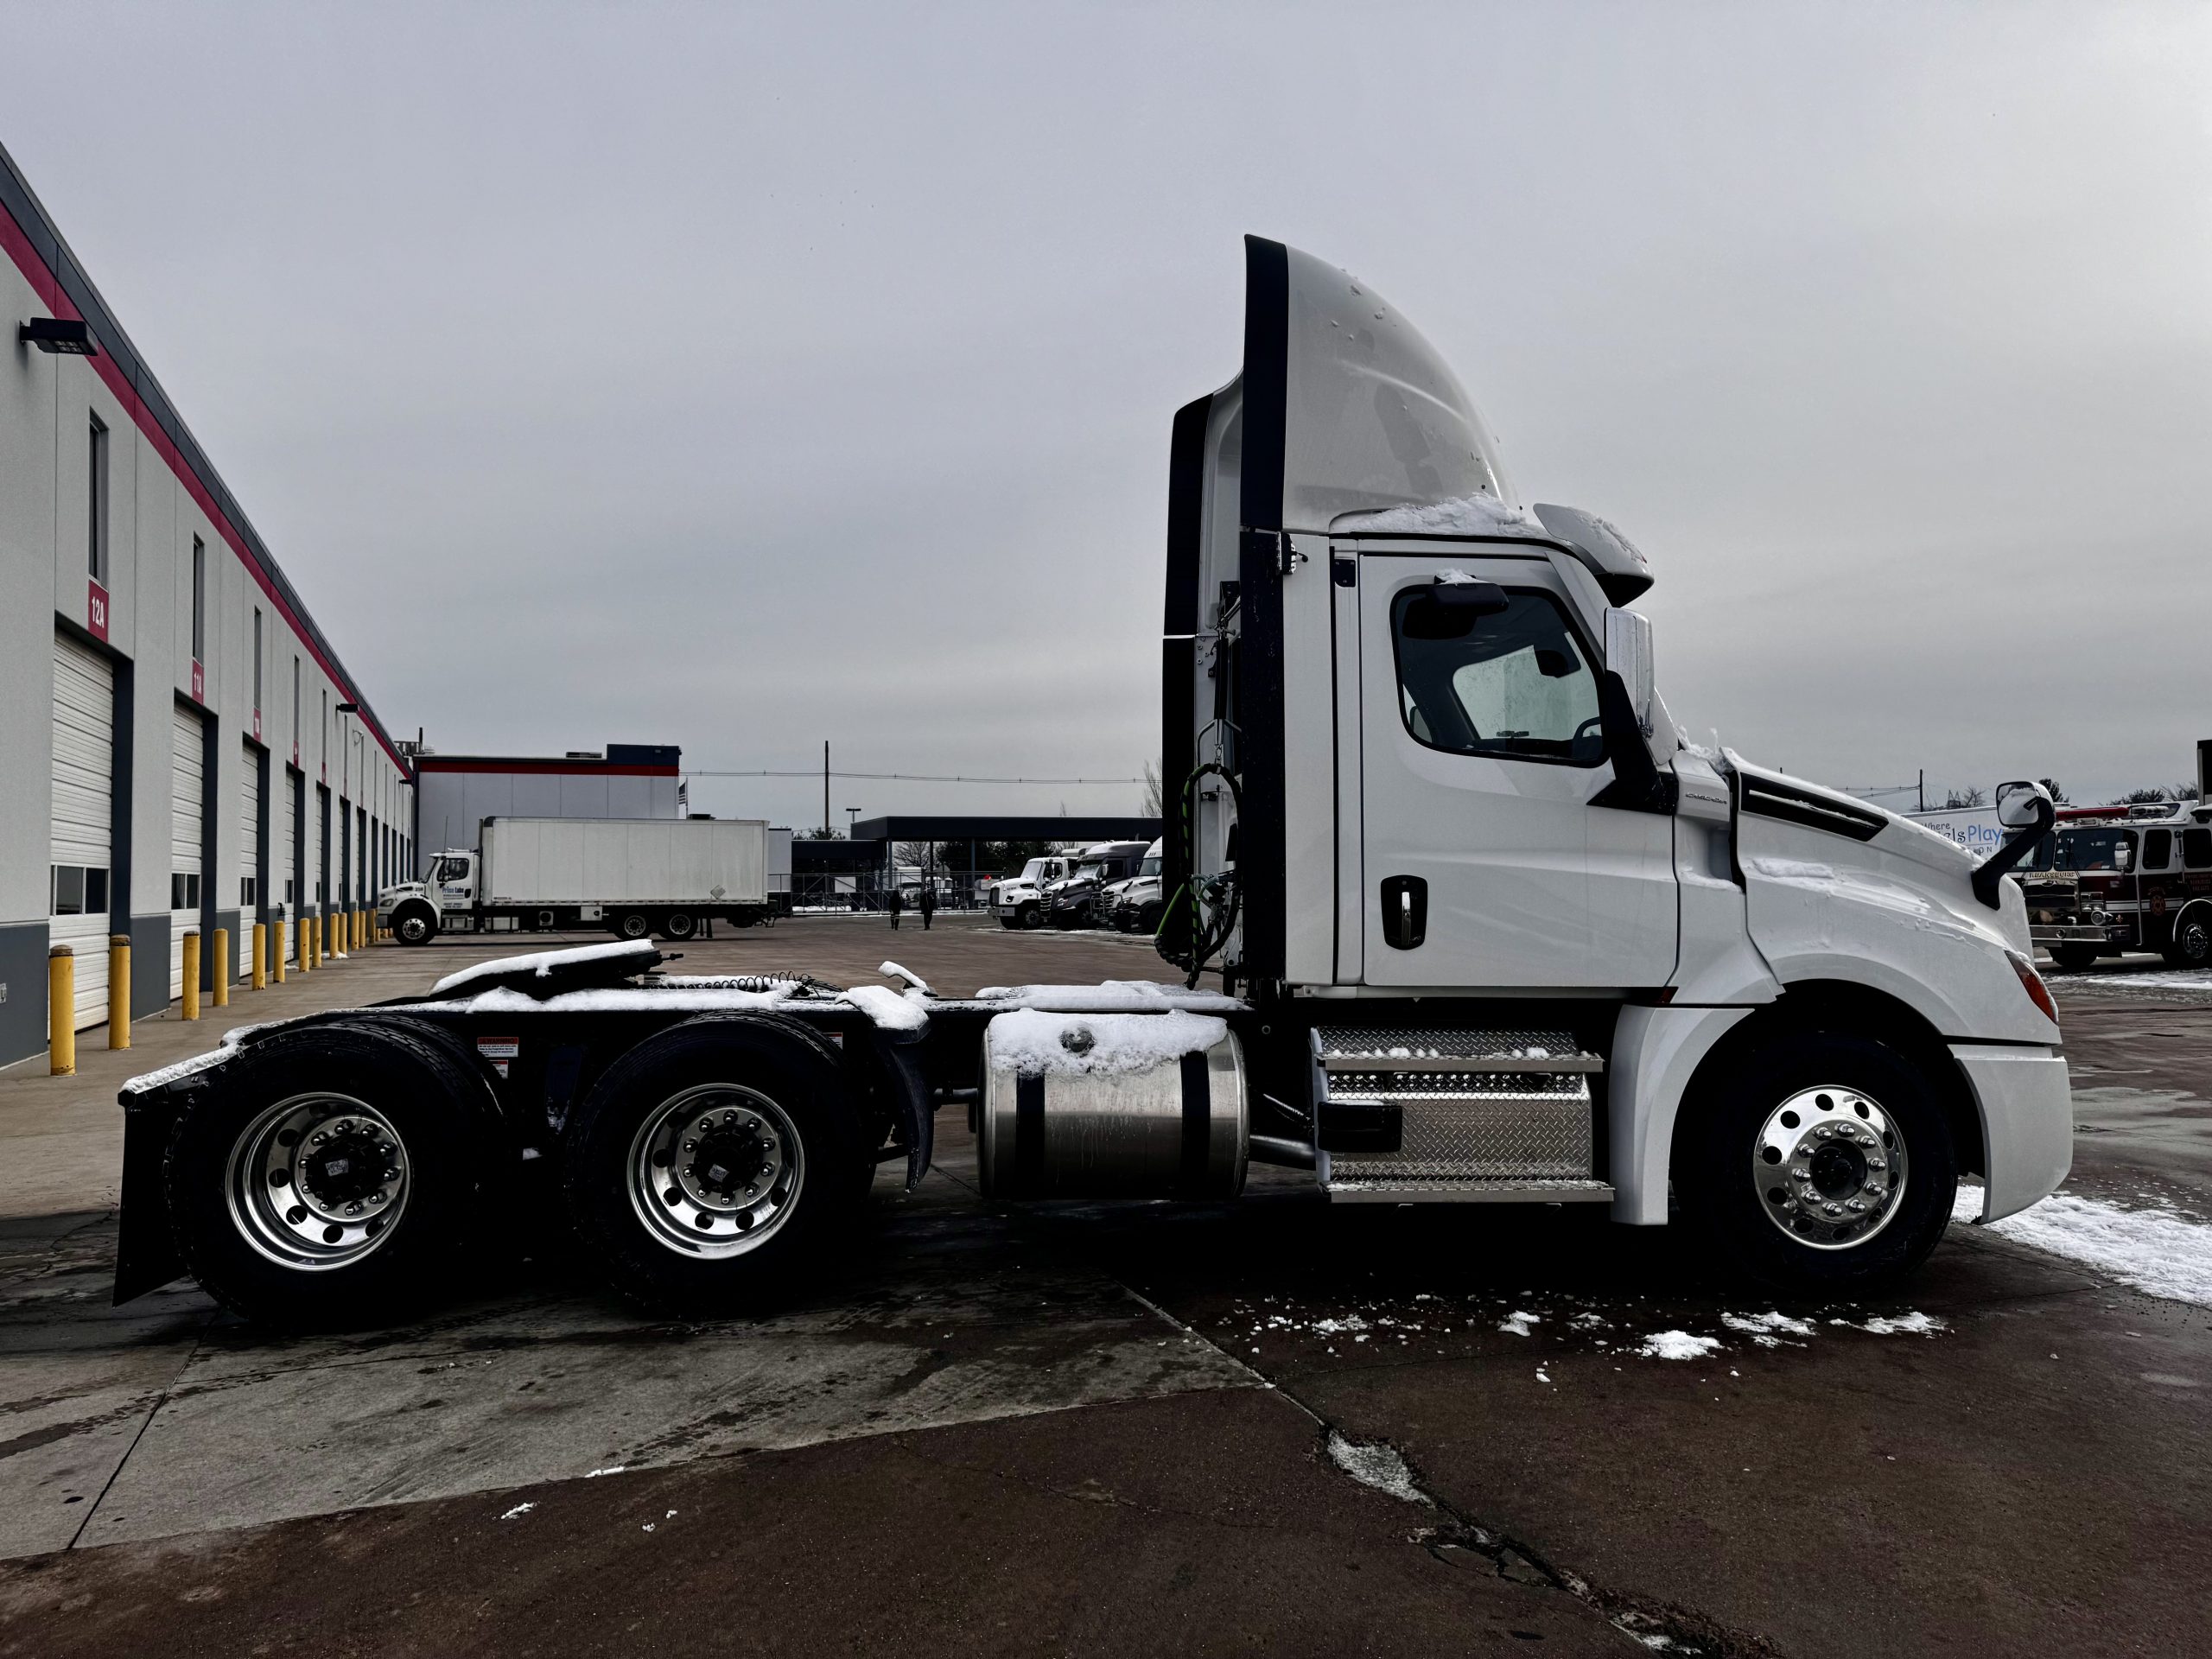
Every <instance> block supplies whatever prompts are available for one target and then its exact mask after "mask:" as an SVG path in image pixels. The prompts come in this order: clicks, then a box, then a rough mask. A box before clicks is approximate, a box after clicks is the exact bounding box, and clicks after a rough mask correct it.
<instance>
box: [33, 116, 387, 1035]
mask: <svg viewBox="0 0 2212 1659" xmlns="http://www.w3.org/2000/svg"><path fill="white" fill-rule="evenodd" d="M0 255H4V257H0V295H4V296H5V301H6V303H5V307H4V316H0V323H4V327H5V329H6V336H5V346H4V350H5V352H6V357H5V360H4V362H0V1065H4V1064H7V1063H9V1062H12V1061H16V1060H19V1059H22V1058H25V1057H27V1056H29V1055H31V1054H34V1053H36V1052H40V1051H41V1049H42V1048H43V1047H44V1046H45V1043H46V1034H47V1012H48V1011H47V956H48V947H49V945H51V944H69V945H71V946H72V947H73V950H74V952H75V963H76V996H75V1001H76V1007H75V1009H74V1013H73V1019H74V1022H75V1024H76V1025H77V1026H78V1027H80V1028H81V1027H88V1026H94V1025H99V1024H100V1023H102V1022H104V1021H105V1019H106V1017H107V1007H108V983H107V963H108V953H107V949H106V941H107V938H108V936H109V935H110V934H111V933H121V934H127V935H128V936H129V938H130V943H131V952H130V986H129V988H128V989H129V996H130V1010H131V1012H132V1014H134V1015H139V1014H151V1013H155V1012H157V1011H159V1010H160V1009H162V1008H163V1007H166V1006H167V1005H168V1002H169V1001H170V1000H171V999H172V998H173V997H175V995H178V993H179V992H180V991H181V988H182V983H183V979H182V975H183V950H184V947H183V939H184V935H185V932H186V930H188V929H191V928H197V929H198V930H200V937H201V938H202V939H203V940H207V941H211V942H212V940H213V935H214V930H215V929H217V928H225V929H226V930H227V931H228V933H229V937H230V939H231V941H232V944H231V947H230V948H231V950H232V952H233V953H234V955H235V957H236V960H235V961H234V962H233V963H232V964H231V966H232V972H233V974H237V973H240V972H243V971H244V969H245V965H246V953H247V951H248V950H250V948H251V937H252V925H253V924H254V923H255V922H257V921H261V922H268V921H273V920H275V919H277V918H278V917H279V916H282V917H283V918H286V919H288V920H289V922H290V923H291V924H292V925H290V926H289V927H288V928H287V930H286V931H287V935H288V938H287V954H288V956H291V957H295V959H296V953H297V950H298V948H299V932H300V930H299V928H298V925H297V923H298V920H299V918H302V917H303V916H313V915H316V914H318V913H320V912H323V911H326V910H328V911H336V910H341V909H347V908H353V907H358V906H365V905H367V904H368V903H370V902H371V899H372V895H373V893H375V891H376V888H377V887H378V885H379V884H380V883H383V882H385V881H389V880H394V879H396V878H397V872H398V871H400V870H403V869H408V868H412V867H413V849H412V846H411V845H410V838H411V836H412V833H413V831H412V823H413V801H412V791H413V782H412V775H411V771H410V766H409V765H408V763H407V761H406V760H405V759H404V756H403V755H402V753H401V752H400V751H399V749H398V748H397V747H396V746H395V745H394V744H393V743H392V741H391V739H390V738H389V737H388V736H387V735H386V734H385V728H384V727H383V726H382V724H381V723H379V721H378V719H377V717H376V714H375V712H374V710H373V709H372V708H371V707H370V705H369V702H368V700H367V699H366V698H365V696H363V695H362V693H361V690H360V687H359V685H358V684H357V683H355V682H354V680H353V677H351V676H350V675H349V674H347V672H346V669H345V667H344V665H343V664H341V663H340V661H339V658H338V653H337V652H336V650H335V649H334V647H333V646H332V645H331V642H330V640H329V639H328V638H327V636H326V635H325V634H324V633H323V632H322V630H321V628H320V627H318V626H316V624H315V619H314V618H313V617H312V616H311V615H309V614H308V609H307V607H306V605H305V603H304V602H303V601H302V599H301V597H300V594H299V593H298V592H297V590H296V589H295V588H293V586H292V585H291V583H290V582H288V581H287V580H286V579H285V576H284V574H283V571H282V570H281V569H279V568H278V566H277V562H276V561H275V559H273V558H272V557H271V556H270V553H269V550H268V548H267V547H266V546H264V544H263V543H262V540H261V538H260V537H259V536H258V535H257V534H256V533H255V531H254V529H253V526H252V525H251V523H250V522H249V521H248V520H247V518H246V517H245V512H243V511H242V510H241V509H240V507H239V505H238V502H237V500H236V499H234V498H233V497H232V494H231V493H230V491H229V490H228V489H227V488H226V486H225V485H224V483H223V480H222V479H221V477H220V476H219V474H217V473H216V472H215V470H214V468H213V466H212V465H211V464H210V463H209V461H208V460H207V455H206V454H205V453H204V452H202V450H201V449H200V446H199V444H198V443H197V442H194V439H193V436H192V434H191V433H190V431H189V430H188V429H187V428H186V427H185V425H184V423H183V421H182V420H181V418H180V417H179V416H178V415H177V412H176V409H175V404H173V403H172V402H171V401H170V399H169V397H168V394H167V393H166V392H164V391H163V390H162V387H161V385H160V384H159V383H158V382H157V381H156V380H155V378H154V377H153V374H152V372H151V371H150V370H149V368H148V367H147V365H146V363H145V360H144V359H143V358H142V357H141V356H140V354H139V353H138V351H137V347H136V346H133V345H132V344H131V341H130V336H129V335H127V334H124V332H123V329H122V327H121V326H120V325H119V324H118V322H117V321H116V318H115V316H114V314H113V313H112V312H111V311H110V310H109V308H108V307H107V305H106V303H105V302H104V301H103V300H102V299H101V297H100V295H99V290H98V289H95V288H94V287H93V286H92V281H91V279H90V278H89V277H87V276H86V274H85V270H84V268H83V267H82V266H81V265H80V264H78V262H77V260H76V258H75V257H74V256H73V254H72V253H71V252H70V251H69V247H68V245H67V243H66V242H64V241H63V240H62V238H61V235H60V232H59V231H58V230H57V229H56V228H55V226H54V222H53V220H52V219H51V218H50V217H49V216H48V213H46V210H45V209H44V207H41V205H40V203H39V201H38V199H37V198H36V197H35V195H34V194H32V193H31V190H30V188H29V185H28V183H26V181H24V179H23V176H22V173H21V172H20V171H18V170H17V168H16V164H15V162H14V160H13V159H12V158H11V157H10V156H8V155H7V154H6V152H5V151H4V150H0ZM214 971H215V964H214V963H213V960H212V952H211V953H210V959H208V960H207V961H206V962H204V963H203V966H202V973H201V979H202V982H203V988H206V987H207V986H208V985H211V984H212V982H213V975H214Z"/></svg>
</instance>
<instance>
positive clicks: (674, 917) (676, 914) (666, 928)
mask: <svg viewBox="0 0 2212 1659" xmlns="http://www.w3.org/2000/svg"><path fill="white" fill-rule="evenodd" d="M697 931H699V918H697V917H696V916H694V915H693V914H692V913H691V912H690V911H688V910H671V912H668V914H667V915H665V916H664V917H662V918H660V932H661V937H662V938H664V939H688V938H690V937H691V936H692V935H693V934H694V933H696V932H697Z"/></svg>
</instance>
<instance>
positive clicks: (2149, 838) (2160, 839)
mask: <svg viewBox="0 0 2212 1659" xmlns="http://www.w3.org/2000/svg"><path fill="white" fill-rule="evenodd" d="M2173 861H2174V832H2173V831H2172V830H2171V829H2146V830H2145V831H2144V832H2143V868H2145V869H2146V870H2163V869H2164V868H2166V866H2167V865H2169V864H2171V863H2172V862H2173Z"/></svg>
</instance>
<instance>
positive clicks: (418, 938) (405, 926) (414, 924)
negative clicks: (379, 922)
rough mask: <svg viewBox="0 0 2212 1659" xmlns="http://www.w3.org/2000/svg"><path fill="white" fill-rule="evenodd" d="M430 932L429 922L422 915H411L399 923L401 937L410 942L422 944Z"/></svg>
mask: <svg viewBox="0 0 2212 1659" xmlns="http://www.w3.org/2000/svg"><path fill="white" fill-rule="evenodd" d="M429 933H430V929H429V924H427V923H426V922H424V921H423V918H421V917H420V916H410V917H408V918H406V919H405V920H404V921H402V922H401V923H400V925H399V937H400V938H403V939H404V940H406V941H407V942H408V944H421V943H422V942H423V940H424V939H426V938H429Z"/></svg>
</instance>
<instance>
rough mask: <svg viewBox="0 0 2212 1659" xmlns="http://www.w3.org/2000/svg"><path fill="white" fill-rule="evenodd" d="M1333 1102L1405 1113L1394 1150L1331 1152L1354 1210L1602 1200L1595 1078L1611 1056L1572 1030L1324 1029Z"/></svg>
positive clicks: (1330, 1163) (1336, 1192) (1330, 1177)
mask: <svg viewBox="0 0 2212 1659" xmlns="http://www.w3.org/2000/svg"><path fill="white" fill-rule="evenodd" d="M1313 1036H1314V1043H1313V1046H1314V1058H1315V1060H1316V1062H1317V1064H1318V1065H1319V1068H1320V1071H1321V1084H1322V1088H1323V1090H1324V1098H1325V1100H1327V1101H1330V1102H1335V1103H1344V1102H1351V1101H1363V1102H1376V1103H1385V1104H1390V1105H1395V1107H1396V1108H1397V1109H1398V1113H1399V1119H1400V1122H1401V1125H1402V1135H1401V1139H1400V1144H1399V1146H1398V1147H1397V1149H1396V1150H1395V1151H1393V1152H1387V1153H1385V1152H1351V1151H1346V1152H1337V1153H1331V1154H1328V1155H1327V1165H1326V1173H1325V1178H1324V1179H1323V1183H1322V1185H1324V1187H1325V1189H1326V1190H1327V1192H1329V1194H1330V1196H1331V1197H1332V1198H1342V1199H1344V1200H1345V1201H1346V1202H1351V1203H1359V1202H1367V1203H1404V1202H1408V1201H1411V1200H1414V1199H1427V1200H1432V1201H1443V1202H1457V1203H1471V1202H1484V1201H1513V1200H1521V1201H1529V1202H1541V1203H1559V1202H1566V1201H1574V1200H1597V1199H1602V1198H1610V1197H1611V1195H1612V1188H1611V1186H1610V1185H1608V1184H1607V1183H1605V1182H1604V1181H1601V1180H1598V1179H1594V1178H1593V1176H1592V1132H1593V1131H1592V1103H1591V1095H1590V1077H1591V1076H1592V1074H1593V1073H1596V1072H1599V1071H1603V1070H1604V1068H1605V1061H1604V1059H1603V1058H1601V1057H1600V1056H1599V1055H1595V1054H1592V1053H1588V1052H1586V1051H1584V1050H1582V1049H1581V1048H1580V1046H1578V1045H1577V1044H1576V1043H1575V1041H1574V1039H1573V1037H1572V1036H1571V1035H1569V1034H1568V1033H1566V1032H1561V1031H1515V1030H1508V1031H1498V1030H1487V1031H1485V1030H1465V1029H1435V1028H1427V1029H1423V1028H1416V1027H1332V1026H1323V1027H1318V1028H1316V1030H1315V1032H1314V1033H1313Z"/></svg>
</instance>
